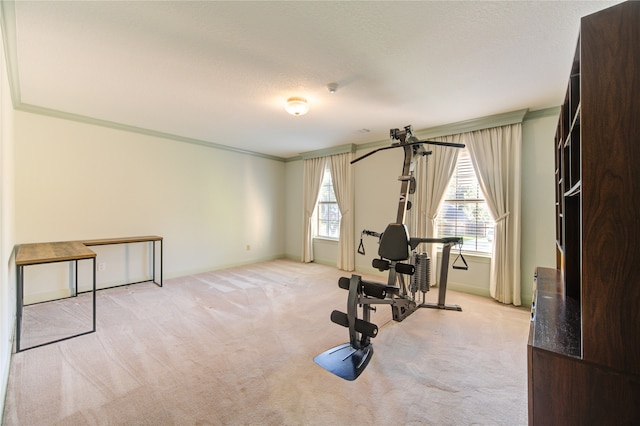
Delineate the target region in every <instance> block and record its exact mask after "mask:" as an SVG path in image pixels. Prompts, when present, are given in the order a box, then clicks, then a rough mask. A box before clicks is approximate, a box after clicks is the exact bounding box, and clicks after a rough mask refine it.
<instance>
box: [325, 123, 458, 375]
mask: <svg viewBox="0 0 640 426" xmlns="http://www.w3.org/2000/svg"><path fill="white" fill-rule="evenodd" d="M390 138H391V141H392V143H391V146H388V147H383V148H378V149H376V150H374V151H371V152H369V153H367V154H365V155H363V156H361V157H358V158H356V159H355V160H353V161H352V162H351V164H353V163H356V162H358V161H360V160H363V159H365V158H366V157H368V156H370V155H372V154H375V153H376V152H379V151H383V150H387V149H392V148H403V150H404V164H403V169H402V175H401V176H400V177H399V178H398V179H399V180H400V181H401V186H400V199H399V202H398V212H397V217H396V222H394V223H391V224H389V225H388V226H387V228H386V229H385V231H384V232H383V233H378V232H374V231H369V230H366V229H365V230H363V231H362V234H361V235H362V236H364V235H369V236H373V237H378V238H379V248H378V254H379V255H380V258H378V259H374V260H373V262H372V263H373V266H374V267H375V268H377V269H378V270H380V271H385V270H388V271H389V277H388V280H387V284H383V283H377V282H372V281H366V280H363V279H362V277H361V276H359V275H355V274H353V275H352V276H351V278H347V277H341V278H340V279H339V280H338V286H339V287H340V288H343V289H345V290H348V292H349V294H348V296H347V312H346V313H344V312H341V311H337V310H334V311H333V312H332V313H331V321H332V322H334V323H336V324H338V325H342V326H343V327H347V328H348V329H349V342H347V343H344V344H342V345H339V346H336V347H334V348H331V349H329V350H327V351H325V352H323V353H321V354H320V355H318V356H316V357H315V358H314V361H315V362H316V364H318V365H320V366H321V367H323V368H324V369H325V370H327V371H330V372H331V373H333V374H335V375H337V376H339V377H342V378H343V379H346V380H355V379H356V378H357V377H358V376H359V375H360V374H361V373H362V371H364V369H365V368H366V367H367V365H368V363H369V361H370V360H371V357H372V356H373V346H372V344H371V339H372V338H374V337H376V335H377V334H378V326H377V325H375V324H373V323H371V322H370V319H371V311H372V310H375V307H372V306H371V305H378V304H385V305H390V306H391V311H392V316H393V320H394V321H402V320H403V319H405V318H406V317H408V316H409V315H411V314H412V313H413V312H415V311H416V310H418V309H419V308H435V309H447V310H455V311H462V308H461V307H460V306H458V305H447V304H445V297H446V291H447V279H448V266H449V257H450V252H451V248H452V247H453V246H455V245H461V244H462V238H461V237H447V238H416V237H409V235H408V232H407V228H406V226H405V218H406V214H407V211H408V210H410V209H411V202H410V201H409V195H410V194H413V193H414V192H415V189H416V180H415V177H414V176H413V173H414V168H415V164H416V161H417V159H418V158H419V157H421V156H426V155H430V154H431V151H427V150H425V148H424V145H425V144H427V145H440V146H447V147H452V148H464V145H463V144H458V143H450V142H436V141H420V140H418V139H417V138H416V137H415V136H413V132H412V129H411V126H406V127H405V128H404V130H399V129H391V130H390ZM422 243H441V244H442V245H443V246H442V262H441V268H440V282H439V289H438V302H437V303H427V302H425V298H426V292H427V291H429V285H430V283H429V277H430V261H431V259H429V257H428V255H427V254H426V253H416V249H417V247H418V246H419V245H420V244H422ZM358 252H359V253H360V254H365V253H364V246H363V244H362V238H361V240H360V246H359V248H358ZM458 258H459V259H461V261H462V262H463V266H456V261H457V260H458ZM458 258H457V259H456V261H454V265H453V268H454V269H467V263H466V261H465V260H464V257H463V256H462V252H460V254H459V256H458ZM407 261H409V263H406V262H407ZM405 275H408V276H410V283H409V285H408V286H407V283H406V282H405V279H404V276H405ZM418 290H419V291H421V292H422V302H421V303H419V300H418V298H417V297H416V294H417V293H418ZM359 308H360V309H362V314H361V316H359Z"/></svg>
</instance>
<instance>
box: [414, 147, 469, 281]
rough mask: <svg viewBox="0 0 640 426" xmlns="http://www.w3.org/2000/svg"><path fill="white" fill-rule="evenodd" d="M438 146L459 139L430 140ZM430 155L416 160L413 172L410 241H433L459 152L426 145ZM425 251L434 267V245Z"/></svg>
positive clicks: (433, 274)
mask: <svg viewBox="0 0 640 426" xmlns="http://www.w3.org/2000/svg"><path fill="white" fill-rule="evenodd" d="M429 140H433V141H437V142H455V143H461V142H460V141H461V135H452V136H446V137H438V138H431V139H429ZM425 149H426V150H427V151H431V152H432V154H431V155H426V156H424V157H422V158H420V159H419V160H418V162H417V163H416V168H415V170H414V176H415V178H416V185H417V187H416V193H415V195H414V197H413V202H412V207H411V210H410V212H411V215H410V218H411V219H410V223H409V232H410V235H411V236H412V237H422V238H436V237H437V236H438V235H437V227H436V226H435V220H436V216H437V215H438V211H439V210H440V206H441V205H442V199H443V197H444V193H445V191H446V190H447V185H448V184H449V180H450V179H451V175H453V171H454V170H455V167H456V161H457V159H458V152H459V151H460V149H459V148H451V147H445V146H438V145H425ZM422 247H424V250H419V251H424V252H426V253H427V254H429V257H430V258H431V262H432V265H435V264H436V259H437V257H436V256H437V248H436V245H435V244H423V246H422ZM436 269H437V268H435V267H432V268H431V279H430V282H431V283H432V284H435V282H436Z"/></svg>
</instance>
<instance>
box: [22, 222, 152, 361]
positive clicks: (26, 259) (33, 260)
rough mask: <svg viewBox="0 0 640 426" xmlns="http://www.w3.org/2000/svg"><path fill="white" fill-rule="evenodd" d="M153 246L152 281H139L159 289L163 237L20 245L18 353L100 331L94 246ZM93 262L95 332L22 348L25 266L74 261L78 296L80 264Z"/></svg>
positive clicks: (92, 289) (93, 329) (93, 319)
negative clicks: (157, 271)
mask: <svg viewBox="0 0 640 426" xmlns="http://www.w3.org/2000/svg"><path fill="white" fill-rule="evenodd" d="M144 242H148V243H151V244H152V246H153V254H152V257H153V266H152V268H153V271H152V277H151V280H146V281H139V282H136V283H127V284H122V285H129V284H138V283H140V282H148V281H152V282H153V283H155V284H156V285H158V286H159V287H162V284H163V280H162V269H163V264H162V263H163V260H162V258H163V253H162V251H163V247H162V243H163V238H162V237H159V236H155V235H153V236H145V237H126V238H107V239H99V240H84V241H65V242H55V243H35V244H21V245H18V246H16V284H17V290H16V299H17V300H16V352H21V351H23V350H26V349H32V348H36V347H39V346H44V345H48V344H51V343H56V342H60V341H62V340H67V339H71V338H73V337H78V336H82V335H85V334H89V333H93V332H95V331H96V253H95V252H94V251H93V250H91V249H90V248H89V247H91V246H100V245H111V244H129V243H144ZM157 242H159V243H160V280H159V282H158V281H156V243H157ZM81 260H91V261H92V266H93V268H92V269H93V284H92V288H91V290H90V291H91V293H92V299H93V300H92V305H93V306H92V310H93V313H92V317H93V318H92V321H93V323H92V327H91V330H89V331H85V332H81V333H78V334H74V335H71V336H67V337H64V338H61V339H56V340H52V341H49V342H45V343H42V344H38V345H35V346H31V347H28V348H22V347H21V345H20V339H21V333H22V311H23V308H24V267H25V266H30V265H40V264H45V263H56V262H74V263H75V275H74V280H75V287H76V295H77V294H78V261H81Z"/></svg>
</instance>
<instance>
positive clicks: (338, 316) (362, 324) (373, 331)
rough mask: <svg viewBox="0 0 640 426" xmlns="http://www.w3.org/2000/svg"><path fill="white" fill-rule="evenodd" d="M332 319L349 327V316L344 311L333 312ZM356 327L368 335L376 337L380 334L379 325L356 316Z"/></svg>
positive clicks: (359, 331) (358, 330)
mask: <svg viewBox="0 0 640 426" xmlns="http://www.w3.org/2000/svg"><path fill="white" fill-rule="evenodd" d="M331 321H332V322H335V323H336V324H338V325H341V326H343V327H349V317H348V316H347V314H345V313H344V312H340V311H333V312H331ZM355 329H356V331H357V332H358V333H362V334H363V335H365V336H367V337H376V336H377V335H378V326H377V325H375V324H373V323H370V322H367V321H364V320H361V319H359V318H356V324H355Z"/></svg>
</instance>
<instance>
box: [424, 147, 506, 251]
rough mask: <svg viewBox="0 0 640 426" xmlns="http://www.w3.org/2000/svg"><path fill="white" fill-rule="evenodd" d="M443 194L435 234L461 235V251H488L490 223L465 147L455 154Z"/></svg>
mask: <svg viewBox="0 0 640 426" xmlns="http://www.w3.org/2000/svg"><path fill="white" fill-rule="evenodd" d="M444 197H445V198H444V201H443V203H442V207H441V208H440V212H439V213H438V217H437V226H438V236H439V237H462V238H463V245H462V249H463V250H464V251H469V252H477V253H486V254H491V251H492V244H493V228H494V227H493V224H494V222H493V219H492V218H491V214H489V209H488V208H487V202H486V201H485V199H484V195H483V194H482V191H481V190H480V185H479V184H478V179H477V177H476V173H475V171H474V170H473V165H472V164H471V157H470V156H469V151H468V150H467V149H466V148H465V149H463V150H462V151H460V153H459V154H458V162H457V164H456V169H455V171H454V173H453V176H452V177H451V181H449V187H448V188H447V192H446V193H445V196H444Z"/></svg>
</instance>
